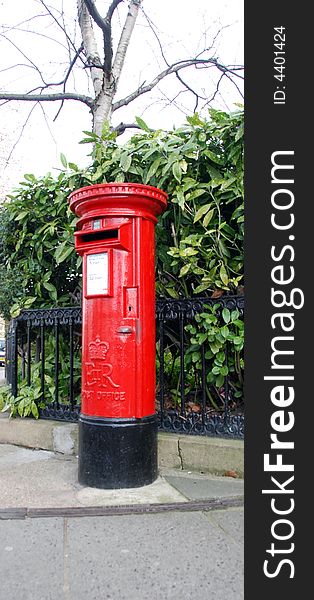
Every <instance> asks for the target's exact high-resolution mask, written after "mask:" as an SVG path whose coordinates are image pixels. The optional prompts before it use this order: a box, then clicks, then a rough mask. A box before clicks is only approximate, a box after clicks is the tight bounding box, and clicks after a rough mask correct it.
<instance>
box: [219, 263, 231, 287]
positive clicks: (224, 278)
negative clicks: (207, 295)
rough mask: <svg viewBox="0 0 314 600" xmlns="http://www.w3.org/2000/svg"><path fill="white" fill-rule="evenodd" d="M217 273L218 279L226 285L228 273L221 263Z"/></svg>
mask: <svg viewBox="0 0 314 600" xmlns="http://www.w3.org/2000/svg"><path fill="white" fill-rule="evenodd" d="M219 275H220V279H221V281H222V283H224V284H225V285H228V283H229V277H228V273H227V271H226V267H225V265H224V264H223V263H222V265H221V267H220V270H219Z"/></svg>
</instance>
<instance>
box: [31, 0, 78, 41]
mask: <svg viewBox="0 0 314 600" xmlns="http://www.w3.org/2000/svg"><path fill="white" fill-rule="evenodd" d="M39 2H40V3H41V4H42V5H43V6H44V8H45V9H46V11H47V13H48V14H49V15H50V17H51V18H52V19H53V20H54V22H55V23H56V25H57V26H58V27H59V28H60V29H61V30H62V31H63V33H64V35H65V37H66V39H67V42H68V44H69V45H70V46H71V47H72V48H73V50H74V51H75V52H76V51H77V48H76V47H75V45H74V44H73V41H72V40H71V38H70V36H69V34H68V32H67V31H66V29H65V28H64V27H62V25H61V24H60V21H58V19H57V18H56V17H55V15H54V14H53V12H52V11H51V10H50V8H49V7H48V6H47V4H46V3H45V2H44V0H39Z"/></svg>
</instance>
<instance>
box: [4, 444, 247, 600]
mask: <svg viewBox="0 0 314 600" xmlns="http://www.w3.org/2000/svg"><path fill="white" fill-rule="evenodd" d="M0 498H1V501H0V540H1V542H0V547H1V560H0V574H1V579H0V581H1V586H0V599H1V600H74V599H75V600H85V599H86V600H87V599H88V600H103V599H104V600H105V599H109V600H133V599H134V600H146V599H147V600H148V599H149V600H168V599H169V600H179V599H180V600H189V599H191V600H192V598H193V600H211V599H213V600H226V598H228V599H229V598H230V599H231V600H241V599H242V598H243V597H244V592H243V508H242V502H243V480H241V479H235V478H230V477H217V476H216V477H215V476H213V475H204V474H197V473H189V472H187V471H182V470H181V471H180V470H177V469H176V470H174V469H172V470H169V469H162V468H161V469H160V474H159V477H158V479H157V481H156V482H154V483H153V484H151V485H150V486H145V487H143V488H137V489H129V490H98V489H94V488H88V487H84V486H81V485H79V484H78V482H77V459H76V457H75V456H73V455H71V456H69V455H68V456H67V455H58V454H55V453H53V452H49V451H43V450H31V449H27V448H21V447H16V446H12V445H1V446H0Z"/></svg>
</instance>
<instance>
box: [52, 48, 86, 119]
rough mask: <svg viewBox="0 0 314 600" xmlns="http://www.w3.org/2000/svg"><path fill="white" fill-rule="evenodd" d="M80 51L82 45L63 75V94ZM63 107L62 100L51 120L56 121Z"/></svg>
mask: <svg viewBox="0 0 314 600" xmlns="http://www.w3.org/2000/svg"><path fill="white" fill-rule="evenodd" d="M82 50H83V44H81V46H80V48H79V49H78V51H77V52H76V54H75V56H74V57H73V58H72V60H71V62H70V65H69V68H68V70H67V73H66V75H65V78H64V80H63V92H64V93H65V88H66V83H67V80H68V79H69V77H70V73H71V71H72V69H73V67H74V65H75V63H76V61H77V59H78V57H79V55H80V53H81V52H82ZM63 105H64V100H62V102H61V105H60V108H59V110H58V112H57V114H56V116H55V117H54V119H53V120H54V121H56V119H57V118H58V116H59V114H60V112H61V110H62V107H63Z"/></svg>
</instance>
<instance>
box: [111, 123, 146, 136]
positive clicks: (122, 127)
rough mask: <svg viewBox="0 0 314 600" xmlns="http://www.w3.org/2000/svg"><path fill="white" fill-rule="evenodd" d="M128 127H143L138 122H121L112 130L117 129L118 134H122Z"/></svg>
mask: <svg viewBox="0 0 314 600" xmlns="http://www.w3.org/2000/svg"><path fill="white" fill-rule="evenodd" d="M126 129H141V128H140V126H139V125H137V124H136V123H119V125H116V127H113V128H112V131H115V132H116V133H117V135H122V134H123V133H124V132H125V130H126Z"/></svg>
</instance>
